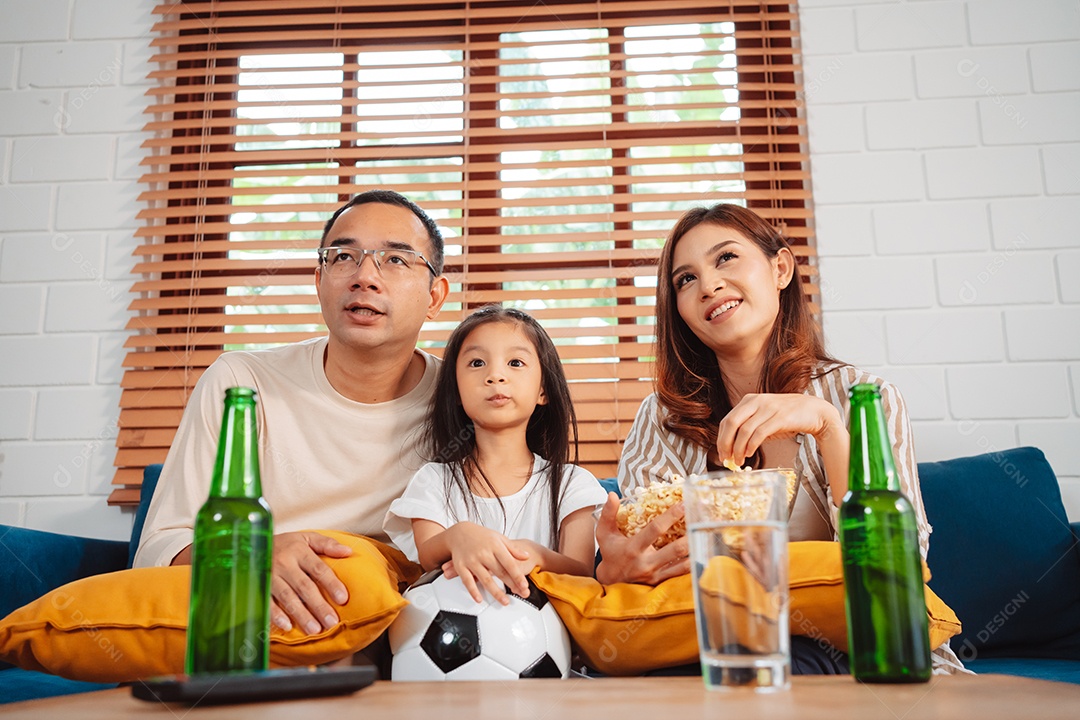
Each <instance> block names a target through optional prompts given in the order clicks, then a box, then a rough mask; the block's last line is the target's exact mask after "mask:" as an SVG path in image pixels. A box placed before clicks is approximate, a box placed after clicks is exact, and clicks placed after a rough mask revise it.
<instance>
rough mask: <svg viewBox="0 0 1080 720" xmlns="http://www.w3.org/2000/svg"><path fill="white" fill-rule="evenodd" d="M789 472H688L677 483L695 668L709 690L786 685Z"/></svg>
mask: <svg viewBox="0 0 1080 720" xmlns="http://www.w3.org/2000/svg"><path fill="white" fill-rule="evenodd" d="M788 486H789V483H788V476H787V474H785V473H783V472H780V471H777V470H756V471H746V472H731V471H717V472H710V473H705V474H703V475H691V476H690V477H688V478H687V479H686V481H685V483H684V485H683V503H684V505H685V507H686V526H687V532H688V535H689V538H690V564H691V573H692V578H693V586H694V616H695V619H696V622H697V632H698V645H699V648H700V651H701V674H702V676H703V678H704V680H705V686H706V687H707V688H709V689H710V690H727V689H730V688H739V687H747V688H752V689H754V690H758V691H774V690H781V689H786V688H788V687H790V675H791V649H790V638H789V636H788V554H787V541H788V531H787V520H788V508H789V493H788Z"/></svg>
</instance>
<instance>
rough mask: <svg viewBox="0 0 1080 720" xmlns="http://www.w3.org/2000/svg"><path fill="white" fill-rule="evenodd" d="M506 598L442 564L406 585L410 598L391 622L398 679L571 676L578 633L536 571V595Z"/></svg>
mask: <svg viewBox="0 0 1080 720" xmlns="http://www.w3.org/2000/svg"><path fill="white" fill-rule="evenodd" d="M507 594H508V595H509V596H510V604H509V605H500V604H499V603H497V602H495V600H494V599H493V598H492V597H491V596H490V595H489V594H488V593H487V592H486V591H485V592H484V601H483V602H482V603H478V602H476V601H475V600H473V599H472V597H470V595H469V592H468V590H466V589H465V585H464V584H463V583H462V582H461V579H460V578H453V579H450V580H448V579H447V578H445V577H444V576H443V574H442V571H441V570H434V571H432V572H429V573H427V574H425V575H424V576H423V577H421V578H420V579H419V580H417V581H416V583H415V584H414V585H413V586H412V587H410V588H409V589H408V590H406V591H405V596H404V597H405V599H406V600H408V601H409V604H408V605H406V606H405V609H404V610H402V611H401V614H400V615H398V617H397V619H396V620H395V621H394V624H393V625H391V626H390V650H391V651H392V652H393V654H394V658H393V665H392V668H391V679H392V680H514V679H517V678H533V677H547V678H565V677H567V675H568V674H569V672H570V637H569V635H567V632H566V628H565V627H564V626H563V624H562V621H561V620H560V619H559V616H558V614H557V613H556V612H555V608H554V607H553V606H552V605H551V603H550V602H548V598H547V595H545V594H544V593H543V591H541V590H540V589H539V588H538V587H536V585H534V584H533V582H532V579H531V578H530V579H529V597H527V598H521V597H518V596H517V595H514V594H512V593H510V592H509V591H508V592H507Z"/></svg>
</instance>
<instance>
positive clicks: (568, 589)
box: [532, 542, 960, 675]
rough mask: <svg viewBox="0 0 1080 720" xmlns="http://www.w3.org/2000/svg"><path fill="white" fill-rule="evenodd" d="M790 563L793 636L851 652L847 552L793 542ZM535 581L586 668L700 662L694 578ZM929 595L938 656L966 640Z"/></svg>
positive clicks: (735, 601)
mask: <svg viewBox="0 0 1080 720" xmlns="http://www.w3.org/2000/svg"><path fill="white" fill-rule="evenodd" d="M788 560H789V564H790V570H789V576H788V585H789V587H790V603H789V629H790V632H791V634H792V635H804V636H807V637H810V638H813V639H815V640H823V641H825V642H827V643H829V644H830V645H832V646H833V647H836V648H839V649H840V650H842V651H844V652H847V646H848V645H847V621H846V619H845V616H844V571H843V566H842V565H841V561H840V544H839V543H835V542H793V543H790V544H789V546H788ZM532 578H533V581H534V582H535V583H536V585H537V587H539V588H540V589H541V590H543V591H544V592H545V593H547V596H548V598H549V599H550V600H551V602H552V604H553V605H554V606H555V609H556V610H557V611H558V613H559V617H561V618H562V621H563V623H564V624H565V625H566V629H567V631H568V632H569V633H570V636H571V637H572V638H573V639H574V643H575V645H576V646H577V647H578V649H579V650H580V651H581V653H582V655H583V656H584V657H585V659H586V661H587V662H588V663H589V665H590V666H592V667H594V668H596V669H597V670H600V671H601V672H604V673H606V674H608V675H635V674H639V673H642V672H646V671H648V670H656V669H658V668H665V667H672V666H675V665H684V664H687V663H692V662H697V660H698V644H697V631H696V629H695V627H694V597H693V588H692V587H691V582H690V576H689V575H681V576H679V577H675V578H671V579H670V580H666V581H664V582H662V583H660V584H659V585H657V586H655V587H653V586H650V585H637V584H632V583H617V584H614V585H607V586H604V585H601V584H600V583H598V582H597V581H596V580H594V579H592V578H584V577H578V576H573V575H558V574H554V573H548V572H537V571H534V572H533V573H532ZM924 579H929V573H927V572H924ZM925 590H926V606H927V613H928V616H929V620H930V646H931V647H935V648H936V647H939V646H940V645H941V644H942V643H944V642H946V641H947V640H948V639H949V638H950V637H952V636H953V635H956V634H957V633H959V632H960V621H959V620H958V619H957V618H956V614H955V613H953V611H952V610H951V609H950V608H949V607H948V606H947V605H946V604H945V603H944V602H942V600H941V598H939V597H938V596H937V595H935V594H934V593H933V591H932V590H930V588H929V587H927V588H926V589H925ZM728 600H729V602H731V603H732V605H733V606H737V607H740V608H742V610H743V611H745V610H746V609H747V608H749V609H750V610H751V611H754V610H753V608H755V607H757V606H758V605H760V604H761V603H760V602H759V601H760V600H761V598H754V597H738V598H736V597H729V598H728Z"/></svg>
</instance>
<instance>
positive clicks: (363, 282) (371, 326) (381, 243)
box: [315, 203, 448, 350]
mask: <svg viewBox="0 0 1080 720" xmlns="http://www.w3.org/2000/svg"><path fill="white" fill-rule="evenodd" d="M323 245H324V246H340V247H351V248H355V249H358V250H390V249H399V250H400V249H412V250H414V251H416V252H419V253H422V254H423V255H424V257H431V256H432V254H433V253H432V247H431V241H430V240H429V238H428V236H427V232H426V230H425V229H424V225H423V223H421V222H420V219H419V218H417V217H416V216H415V215H413V214H412V213H411V212H410V211H409V210H408V209H406V208H403V207H398V206H397V205H385V204H382V203H366V204H364V205H357V206H355V207H351V208H349V209H348V210H346V211H345V212H343V213H341V215H339V216H338V218H337V221H335V222H334V226H333V227H332V228H331V229H330V232H329V234H327V236H326V239H325V241H324V242H323ZM347 265H348V266H349V271H348V273H347V274H346V275H343V276H338V275H337V274H335V273H332V272H330V269H329V268H328V267H327V266H325V265H322V264H320V265H319V267H318V268H316V270H315V290H316V292H317V293H318V296H319V304H320V305H321V306H322V315H323V319H324V321H325V322H326V326H327V328H328V330H329V331H330V342H331V344H332V345H334V344H337V345H342V346H345V347H350V348H354V349H357V350H369V349H372V348H377V347H382V346H387V345H395V344H406V345H409V346H413V345H415V344H416V340H417V337H418V336H419V334H420V328H421V327H422V326H423V324H424V321H425V320H428V319H430V318H434V317H435V316H436V315H437V314H438V312H439V308H441V307H442V303H443V301H444V300H445V299H446V293H447V289H448V286H447V282H446V279H445V278H442V277H440V278H437V279H435V281H434V282H433V281H432V277H431V273H430V271H429V270H428V268H427V266H426V265H425V264H424V263H422V262H416V263H415V264H414V265H413V266H412V267H410V268H409V269H408V270H402V269H401V268H399V267H395V268H390V267H388V266H387V265H385V264H384V265H383V268H382V270H379V269H378V268H377V267H376V264H375V261H374V257H372V256H366V257H364V260H363V262H362V263H361V264H360V267H359V268H357V267H356V266H355V265H354V264H351V263H348V264H347Z"/></svg>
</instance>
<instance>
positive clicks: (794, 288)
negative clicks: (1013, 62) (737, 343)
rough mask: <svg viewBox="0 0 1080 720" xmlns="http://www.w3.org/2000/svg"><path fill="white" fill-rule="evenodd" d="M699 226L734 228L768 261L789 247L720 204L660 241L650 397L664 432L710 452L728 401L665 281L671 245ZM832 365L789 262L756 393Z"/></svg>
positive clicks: (692, 214)
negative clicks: (653, 396)
mask: <svg viewBox="0 0 1080 720" xmlns="http://www.w3.org/2000/svg"><path fill="white" fill-rule="evenodd" d="M702 223H711V224H713V225H718V226H720V227H726V228H731V229H732V230H735V231H736V232H738V233H739V234H741V235H743V236H744V237H746V238H747V239H748V240H750V241H751V242H753V243H754V244H755V245H756V246H757V247H758V248H760V249H761V251H762V252H763V253H765V255H766V256H767V257H769V258H770V259H771V258H775V257H776V256H777V254H778V253H779V252H780V250H781V249H784V248H787V249H788V250H789V251H790V246H789V245H788V243H787V241H786V240H785V239H784V238H783V236H782V235H780V233H778V232H777V231H776V230H774V229H773V228H772V226H770V225H769V224H768V223H766V222H765V221H764V220H762V219H761V218H760V217H759V216H758V215H757V214H756V213H754V212H753V211H752V210H747V209H746V208H744V207H741V206H739V205H730V204H726V203H721V204H718V205H713V206H712V207H710V208H694V209H692V210H688V211H687V212H686V213H685V214H684V215H683V216H682V217H681V218H679V221H678V222H677V223H676V224H675V227H674V228H672V230H671V233H670V234H669V235H668V239H667V242H665V243H664V248H663V250H662V251H661V254H660V267H659V269H658V270H657V276H656V395H657V399H658V400H659V401H660V405H661V406H662V407H663V408H664V409H666V410H667V417H666V418H665V419H664V421H663V425H664V429H665V430H667V431H668V432H673V433H675V434H677V435H679V436H681V437H683V438H685V439H686V440H689V441H690V442H692V443H694V444H695V445H699V446H701V447H703V448H705V449H706V450H709V449H711V448H713V447H714V446H715V445H716V434H717V427H718V425H719V424H720V421H721V420H723V418H724V416H725V415H727V414H728V413H729V412H730V411H731V401H730V399H729V398H728V393H727V388H726V387H725V386H724V378H723V377H722V376H721V374H720V367H719V365H718V364H717V361H716V354H715V353H714V352H713V351H712V350H710V349H709V348H708V347H707V346H706V345H705V343H703V342H702V341H701V340H700V339H699V338H698V337H697V335H695V334H694V333H693V331H692V330H690V328H689V327H688V326H687V324H686V323H685V322H684V321H683V319H682V317H681V316H680V315H679V309H678V307H677V306H676V299H675V288H674V286H673V284H672V282H671V269H672V259H673V258H674V256H675V245H676V244H677V243H678V242H679V240H680V239H682V237H683V236H684V235H686V233H688V232H690V230H692V229H693V228H695V227H697V226H698V225H700V224H702ZM836 362H837V361H836V360H835V359H833V358H832V357H830V356H829V355H828V354H826V352H825V345H824V343H823V342H822V339H821V334H820V332H819V331H818V328H817V325H816V324H815V323H814V318H813V316H812V315H811V313H810V306H809V303H808V302H807V300H806V296H805V295H804V294H803V285H802V280H801V279H800V278H799V270H798V268H797V267H796V268H795V270H794V273H793V274H792V278H791V282H789V283H788V285H787V287H785V288H783V289H782V290H781V291H780V309H779V312H778V314H777V317H776V322H775V323H774V324H773V329H772V334H771V335H770V337H769V342H768V345H767V347H766V350H765V364H764V366H763V368H762V373H761V377H760V378H759V379H758V388H757V392H762V393H801V392H803V391H804V390H806V388H807V386H808V385H809V384H810V380H811V379H812V377H813V373H814V371H815V369H816V368H817V367H818V365H819V364H821V363H836ZM759 455H760V454H759ZM755 460H760V458H755ZM751 464H755V466H756V463H754V462H752V463H751Z"/></svg>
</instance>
